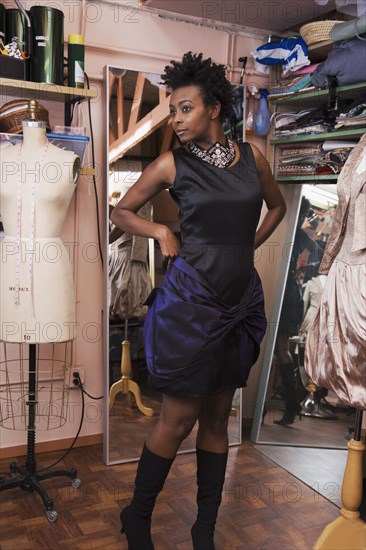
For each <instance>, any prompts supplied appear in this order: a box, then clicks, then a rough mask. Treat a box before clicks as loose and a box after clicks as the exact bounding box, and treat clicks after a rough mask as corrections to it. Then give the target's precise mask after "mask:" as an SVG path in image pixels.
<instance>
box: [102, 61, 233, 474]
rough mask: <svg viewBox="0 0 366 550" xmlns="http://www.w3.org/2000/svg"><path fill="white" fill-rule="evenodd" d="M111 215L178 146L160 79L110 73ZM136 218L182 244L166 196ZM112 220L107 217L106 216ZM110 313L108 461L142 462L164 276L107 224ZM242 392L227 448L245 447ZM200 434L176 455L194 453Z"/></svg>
mask: <svg viewBox="0 0 366 550" xmlns="http://www.w3.org/2000/svg"><path fill="white" fill-rule="evenodd" d="M104 76H105V92H106V93H105V97H106V98H107V99H108V101H107V105H106V128H107V136H106V150H107V158H108V177H107V182H108V188H107V201H106V203H107V210H108V212H107V214H109V212H110V211H111V209H112V208H113V207H114V206H115V205H116V204H117V203H118V201H119V200H120V198H121V197H122V196H123V195H124V194H125V193H126V191H127V190H128V188H129V187H130V186H131V185H133V183H135V181H137V179H138V178H139V176H140V174H141V173H142V171H143V170H144V169H145V168H146V166H148V164H149V163H150V162H152V161H153V160H154V159H155V158H156V157H157V156H158V155H159V154H161V153H163V152H164V151H168V150H171V149H174V148H175V147H178V146H179V145H180V143H179V140H178V139H177V138H176V136H175V134H174V132H173V129H172V126H171V123H170V120H169V108H168V104H169V97H168V95H167V92H166V90H165V88H164V87H162V86H160V85H159V82H160V75H158V74H151V73H143V72H139V71H134V70H129V69H124V68H117V67H110V66H107V67H105V75H104ZM139 215H141V216H143V217H144V218H146V219H151V220H154V221H158V222H159V223H164V224H165V225H167V226H169V227H170V229H172V231H174V233H175V234H176V235H177V236H178V238H179V223H178V210H177V207H176V205H175V203H174V201H173V200H172V199H171V197H170V194H169V192H168V191H163V192H161V193H160V194H159V195H158V196H157V197H155V198H154V199H153V201H151V203H149V204H147V205H145V206H144V207H143V208H142V209H141V210H140V211H139ZM107 218H109V216H108V215H107ZM108 234H109V242H108V244H107V246H108V268H107V270H106V271H107V273H106V281H105V284H106V288H107V292H106V294H107V296H106V309H107V311H108V320H107V325H108V328H107V331H108V342H109V345H108V349H106V355H107V360H106V364H108V365H109V368H108V373H107V380H106V392H105V395H106V399H107V403H106V406H105V409H106V410H107V411H109V414H107V415H106V416H107V422H106V433H105V440H104V443H105V461H106V463H107V464H113V463H117V462H127V461H131V460H138V458H139V455H140V452H141V448H142V447H143V443H144V441H145V439H146V437H147V434H148V433H149V432H150V430H151V428H152V427H153V425H154V423H156V422H157V420H158V416H159V412H160V403H161V394H160V393H159V392H157V391H156V390H154V389H152V388H151V387H150V386H149V383H148V373H147V368H146V365H145V358H144V349H143V343H142V342H143V339H142V335H143V330H144V318H145V315H146V312H147V306H146V305H144V302H145V300H146V298H147V297H148V295H149V294H150V292H151V289H152V288H153V287H158V286H159V285H160V283H161V281H162V279H163V277H164V274H165V271H166V267H167V266H166V265H165V264H164V262H163V259H162V256H161V253H160V249H159V246H158V245H157V243H155V242H154V241H152V240H151V239H146V238H144V237H136V236H132V235H128V234H126V233H124V234H122V232H121V231H120V230H119V229H118V228H116V227H114V226H113V224H111V222H109V221H108ZM241 417H242V413H241V390H237V391H236V393H235V395H234V399H233V403H232V409H231V415H230V420H229V444H230V445H235V444H239V443H240V441H241ZM195 439H196V429H194V430H193V431H192V433H191V434H190V435H189V437H188V438H187V439H186V440H185V441H184V442H183V444H182V446H181V449H180V451H179V452H189V451H193V450H195Z"/></svg>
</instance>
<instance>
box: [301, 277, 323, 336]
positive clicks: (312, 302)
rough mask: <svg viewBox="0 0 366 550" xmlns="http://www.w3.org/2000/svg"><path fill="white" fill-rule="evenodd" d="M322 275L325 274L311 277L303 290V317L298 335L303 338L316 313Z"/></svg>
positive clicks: (321, 290)
mask: <svg viewBox="0 0 366 550" xmlns="http://www.w3.org/2000/svg"><path fill="white" fill-rule="evenodd" d="M324 277H325V275H318V276H317V277H313V278H312V279H310V281H308V282H307V283H306V285H305V291H304V295H303V298H302V299H303V302H304V319H303V321H302V323H301V327H300V336H301V337H302V338H303V339H304V340H305V339H306V335H307V333H308V330H309V328H310V327H311V325H312V324H313V322H314V319H315V317H316V314H317V313H318V309H319V305H320V300H321V297H322V294H323V288H324V281H323V279H324Z"/></svg>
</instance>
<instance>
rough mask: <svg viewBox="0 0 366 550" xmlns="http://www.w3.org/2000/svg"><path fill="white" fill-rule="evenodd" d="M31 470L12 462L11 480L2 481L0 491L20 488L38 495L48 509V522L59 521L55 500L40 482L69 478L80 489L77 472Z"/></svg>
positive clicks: (74, 470) (72, 470) (73, 469)
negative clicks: (54, 507)
mask: <svg viewBox="0 0 366 550" xmlns="http://www.w3.org/2000/svg"><path fill="white" fill-rule="evenodd" d="M31 470H32V468H27V466H19V465H18V464H16V462H12V463H11V464H10V475H11V479H5V480H4V479H2V480H1V481H0V491H5V490H7V489H14V488H16V487H20V488H21V489H22V490H23V491H27V492H30V493H33V492H36V493H38V494H39V496H40V497H41V499H42V501H43V504H44V506H45V508H46V516H47V519H48V521H50V522H54V521H56V520H57V512H56V511H55V510H54V509H53V500H51V499H50V498H49V496H48V494H47V491H46V489H44V487H42V485H41V483H40V482H41V481H43V480H44V479H51V478H53V477H60V476H63V477H69V478H70V479H71V483H72V486H73V487H75V488H76V489H78V488H79V487H80V485H81V480H80V479H79V478H78V477H77V470H76V469H75V468H72V469H71V470H49V471H44V472H39V473H37V472H32V471H31Z"/></svg>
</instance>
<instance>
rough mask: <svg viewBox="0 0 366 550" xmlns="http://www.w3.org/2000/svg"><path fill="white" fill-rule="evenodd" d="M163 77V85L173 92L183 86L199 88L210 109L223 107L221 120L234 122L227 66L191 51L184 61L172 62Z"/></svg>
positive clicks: (184, 56) (185, 55)
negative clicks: (218, 105)
mask: <svg viewBox="0 0 366 550" xmlns="http://www.w3.org/2000/svg"><path fill="white" fill-rule="evenodd" d="M164 71H165V72H164V74H162V75H161V78H162V80H163V84H165V85H166V86H167V87H168V88H170V89H171V90H172V91H174V90H176V89H177V88H181V87H183V86H191V85H195V86H199V87H200V88H201V92H202V99H203V102H204V104H205V105H206V106H207V107H209V106H213V105H216V104H217V102H219V103H220V105H221V110H220V120H221V122H223V121H224V120H226V119H228V120H232V118H233V114H234V113H233V109H232V101H233V95H232V86H231V84H230V82H229V81H228V80H227V78H226V74H225V66H224V65H218V64H217V63H214V62H213V61H212V59H211V58H210V57H209V58H207V59H203V54H202V53H199V54H193V53H192V52H191V51H189V52H187V53H185V54H184V55H183V58H182V61H174V60H172V61H171V64H170V65H167V66H166V67H165V68H164Z"/></svg>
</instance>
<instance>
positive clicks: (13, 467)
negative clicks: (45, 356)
mask: <svg viewBox="0 0 366 550" xmlns="http://www.w3.org/2000/svg"><path fill="white" fill-rule="evenodd" d="M36 395H37V392H36V344H30V345H29V386H28V401H27V403H26V404H27V405H28V428H27V457H26V461H25V465H24V466H19V465H18V464H17V463H16V462H12V463H11V464H10V474H11V478H12V479H9V480H4V481H1V482H0V491H5V490H6V489H14V488H15V487H20V488H21V489H22V490H23V491H27V492H30V493H33V492H34V491H35V492H36V493H38V494H39V495H40V497H41V499H42V500H43V504H44V505H45V508H46V516H47V519H48V521H50V522H52V523H53V522H55V521H56V520H57V512H56V511H55V510H54V509H53V501H52V500H51V499H50V498H49V496H48V494H47V491H46V490H45V489H44V488H43V487H42V485H41V483H40V482H41V481H43V480H44V479H50V478H53V477H58V476H64V477H69V478H70V479H71V483H72V486H73V487H75V488H76V489H77V488H79V487H80V485H81V481H80V479H79V478H78V477H77V470H76V469H75V468H72V469H71V470H50V471H48V470H46V471H43V472H42V471H41V472H38V473H37V469H36V458H35V443H36V426H35V420H36V405H37V400H36Z"/></svg>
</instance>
